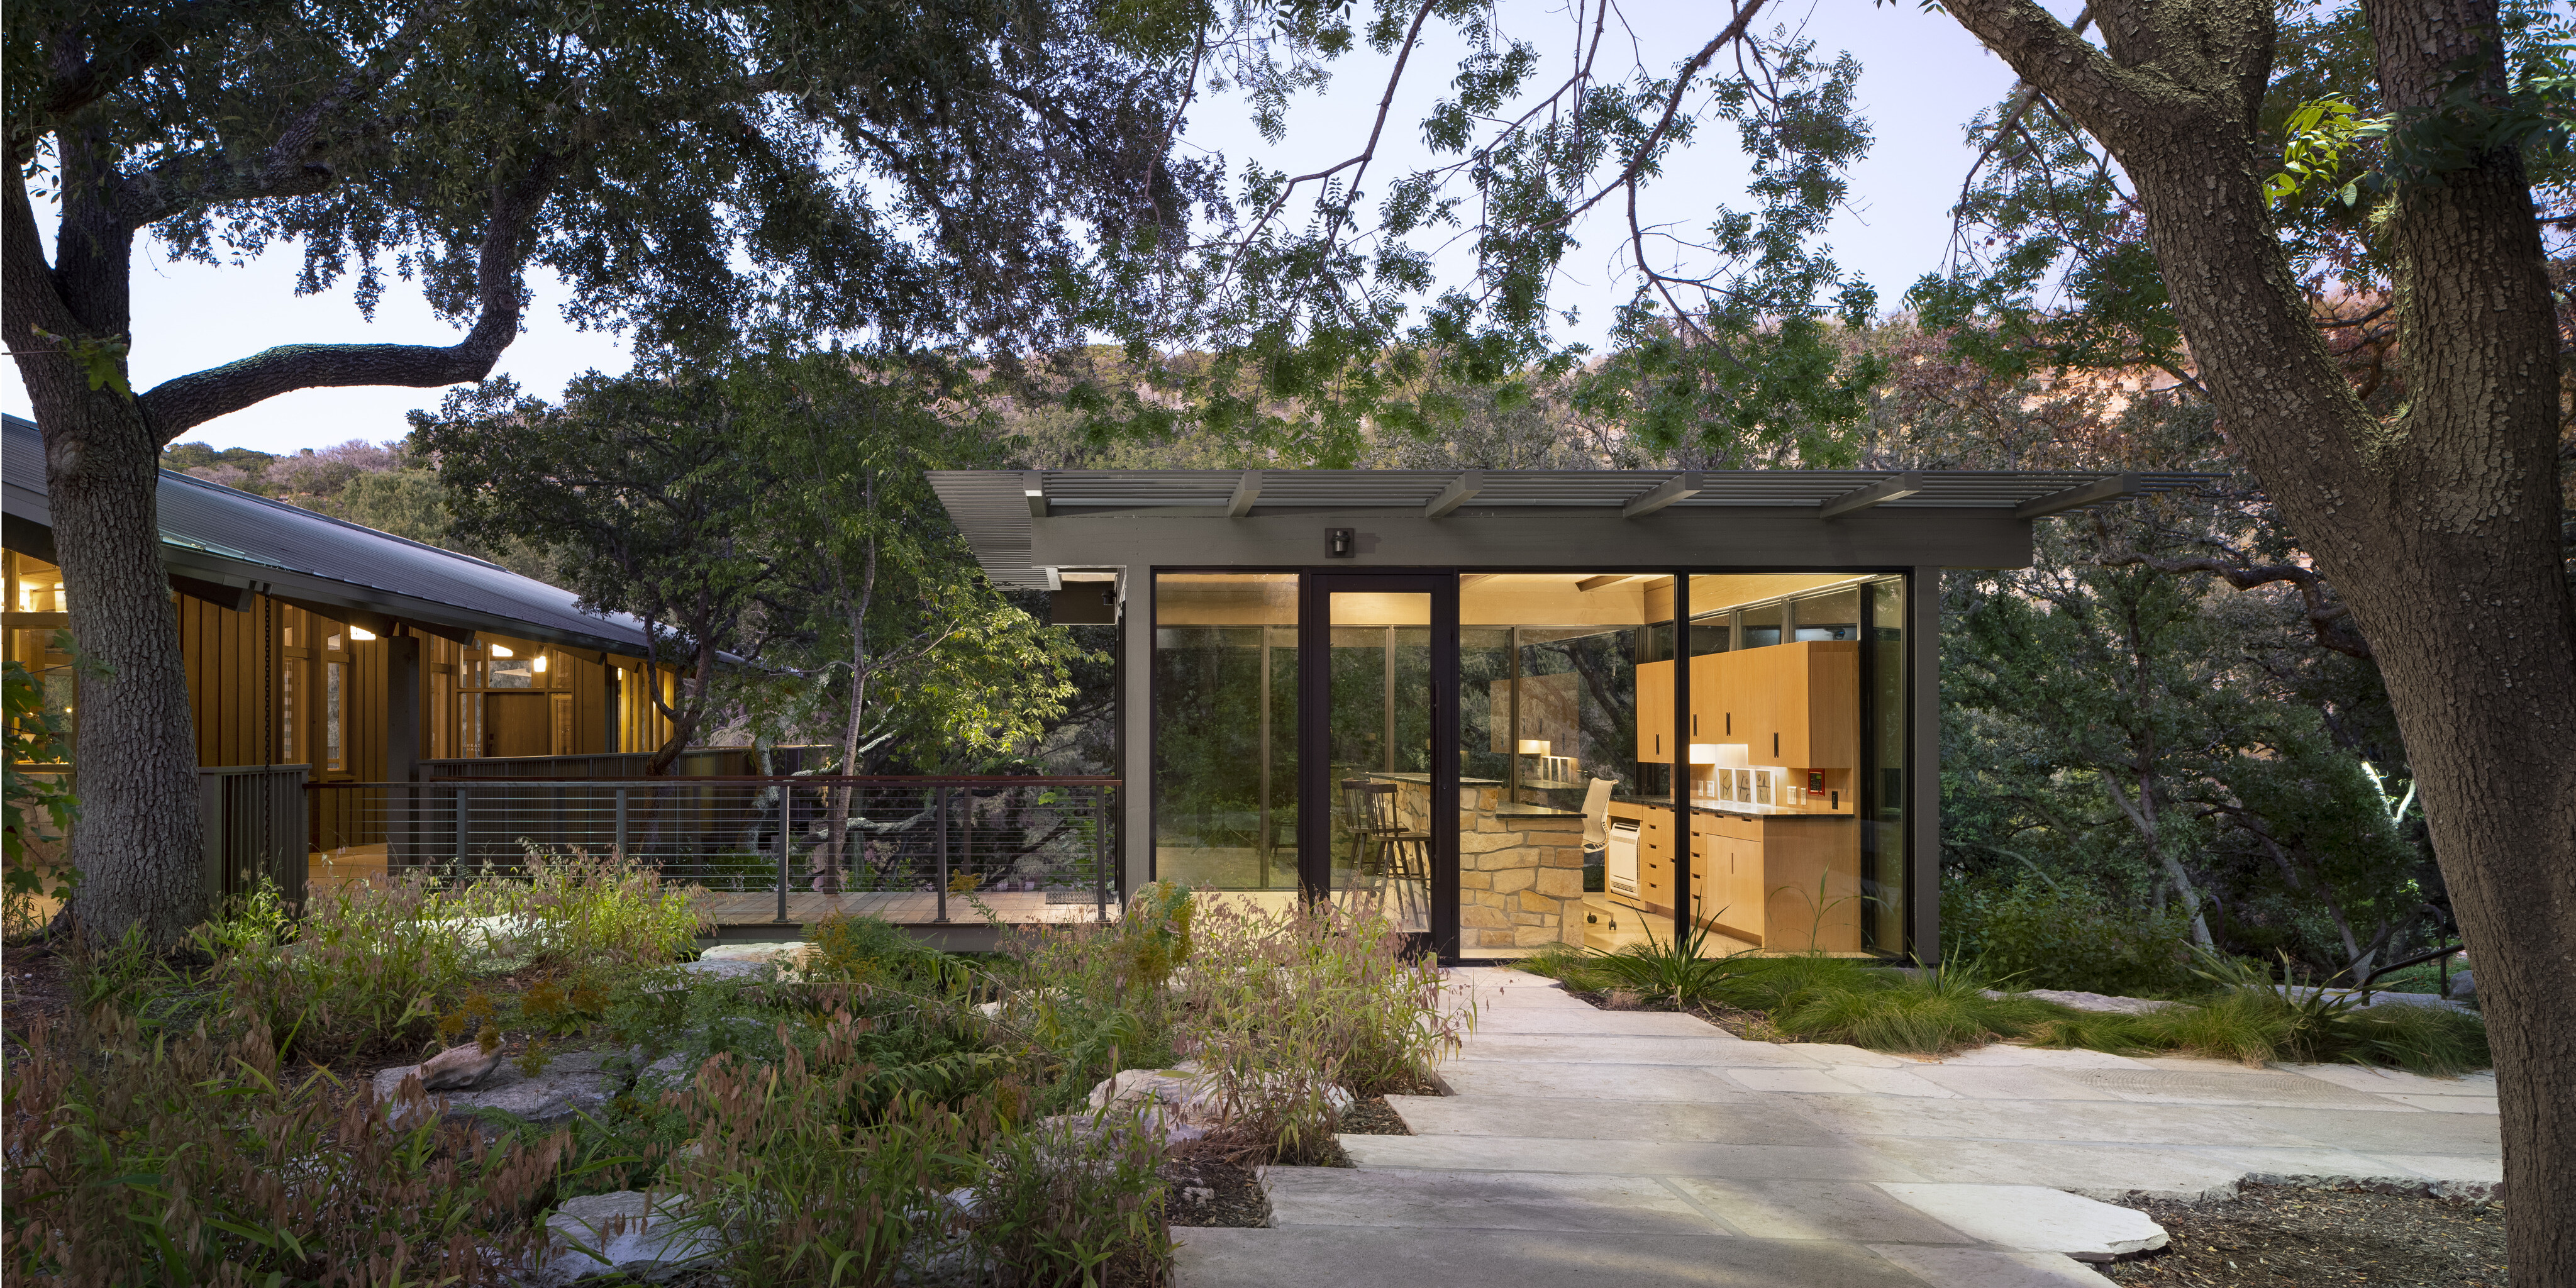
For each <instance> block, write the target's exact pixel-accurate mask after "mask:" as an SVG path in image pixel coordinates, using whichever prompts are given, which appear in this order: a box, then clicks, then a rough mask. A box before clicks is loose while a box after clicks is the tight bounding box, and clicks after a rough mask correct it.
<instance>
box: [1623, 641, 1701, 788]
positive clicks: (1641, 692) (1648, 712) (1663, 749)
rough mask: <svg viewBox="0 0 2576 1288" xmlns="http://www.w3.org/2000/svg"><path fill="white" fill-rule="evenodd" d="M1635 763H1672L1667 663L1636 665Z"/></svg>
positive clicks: (1669, 666)
mask: <svg viewBox="0 0 2576 1288" xmlns="http://www.w3.org/2000/svg"><path fill="white" fill-rule="evenodd" d="M1693 678H1694V679H1696V678H1697V677H1696V676H1694V677H1693ZM1637 759H1638V760H1640V761H1643V762H1644V763H1646V764H1650V765H1669V764H1671V763H1673V664H1672V663H1671V662H1669V661H1665V662H1640V663H1638V664H1637Z"/></svg>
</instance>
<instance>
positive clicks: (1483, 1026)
mask: <svg viewBox="0 0 2576 1288" xmlns="http://www.w3.org/2000/svg"><path fill="white" fill-rule="evenodd" d="M1575 1004H1576V1005H1577V1006H1583V1004H1582V1003H1581V1002H1577V1003H1575ZM1539 1033H1553V1034H1584V1035H1589V1036H1594V1037H1604V1038H1610V1037H1659V1038H1666V1037H1678V1038H1705V1037H1731V1036H1733V1035H1731V1034H1729V1033H1727V1032H1726V1030H1724V1029H1721V1028H1719V1027H1717V1026H1716V1025H1714V1024H1711V1023H1709V1022H1708V1021H1706V1020H1703V1019H1701V1018H1699V1017H1698V1016H1696V1015H1684V1014H1682V1013H1681V1012H1679V1011H1598V1010H1594V1009H1592V1008H1591V1007H1589V1006H1583V1009H1582V1010H1581V1011H1566V1010H1559V1009H1557V1008H1555V1007H1522V1008H1517V1009H1513V1010H1508V1011H1502V1010H1494V1011H1478V1012H1477V1013H1476V1036H1477V1037H1478V1038H1480V1039H1481V1038H1488V1037H1499V1036H1504V1035H1509V1034H1539ZM1738 1040H1739V1041H1740V1040H1741V1039H1738ZM1746 1045H1748V1046H1751V1045H1757V1044H1754V1043H1747V1044H1746ZM1758 1045H1768V1044H1767V1043H1763V1044H1758Z"/></svg>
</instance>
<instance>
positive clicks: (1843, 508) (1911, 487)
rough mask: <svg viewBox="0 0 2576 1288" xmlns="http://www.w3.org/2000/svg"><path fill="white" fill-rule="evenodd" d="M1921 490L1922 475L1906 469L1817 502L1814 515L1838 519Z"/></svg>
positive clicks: (1820, 517)
mask: <svg viewBox="0 0 2576 1288" xmlns="http://www.w3.org/2000/svg"><path fill="white" fill-rule="evenodd" d="M1922 490H1923V476H1922V475H1921V474H1919V473H1916V472H1915V471H1913V470H1907V471H1906V472H1904V473H1902V474H1899V475H1897V476H1896V477H1894V478H1892V479H1882V480H1880V481H1879V482H1876V483H1872V484H1870V485H1869V486H1868V487H1864V488H1855V489H1853V490H1851V491H1849V492H1845V493H1843V494H1842V495H1841V496H1838V497H1834V498H1832V499H1831V500H1828V501H1824V502H1821V503H1819V504H1818V505H1817V506H1816V517H1817V518H1819V519H1839V518H1841V517H1843V516H1844V515H1846V514H1850V513H1852V512H1854V511H1857V510H1866V509H1868V508H1869V507H1871V506H1873V505H1878V504H1881V503H1884V502H1888V501H1893V500H1896V499H1898V498H1900V497H1908V496H1912V495H1914V494H1915V493H1917V492H1920V491H1922Z"/></svg>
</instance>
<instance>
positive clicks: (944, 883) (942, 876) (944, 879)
mask: <svg viewBox="0 0 2576 1288" xmlns="http://www.w3.org/2000/svg"><path fill="white" fill-rule="evenodd" d="M937 790H938V802H939V803H938V811H939V828H938V838H939V839H938V845H939V868H938V871H939V879H938V884H937V887H936V888H937V891H938V894H939V920H941V921H946V920H948V789H947V788H946V787H944V786H943V787H940V788H939V789H937Z"/></svg>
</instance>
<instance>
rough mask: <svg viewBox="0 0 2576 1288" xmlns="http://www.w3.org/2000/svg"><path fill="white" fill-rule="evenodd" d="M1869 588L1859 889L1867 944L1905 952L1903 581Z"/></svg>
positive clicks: (1887, 580) (1891, 580)
mask: <svg viewBox="0 0 2576 1288" xmlns="http://www.w3.org/2000/svg"><path fill="white" fill-rule="evenodd" d="M1864 589H1865V590H1866V591H1867V593H1868V605H1867V608H1868V613H1869V625H1868V630H1869V648H1868V651H1867V657H1866V659H1865V661H1864V665H1865V666H1866V667H1867V668H1868V672H1867V674H1866V675H1865V676H1864V677H1863V680H1862V688H1863V689H1864V694H1863V697H1864V700H1865V701H1866V702H1867V703H1868V712H1867V718H1868V728H1869V752H1870V764H1869V770H1870V781H1869V782H1868V783H1867V784H1866V788H1867V792H1868V795H1867V799H1866V800H1865V801H1864V802H1863V804H1864V807H1865V808H1866V809H1867V811H1868V815H1867V821H1866V822H1865V824H1864V826H1865V828H1866V831H1865V832H1864V833H1863V835H1862V838H1861V839H1862V843H1863V845H1864V846H1865V847H1866V850H1865V852H1864V853H1863V854H1862V856H1861V857H1862V862H1863V864H1864V868H1865V870H1864V871H1863V873H1862V877H1863V880H1862V889H1863V891H1864V893H1866V894H1867V895H1868V896H1869V899H1870V904H1869V911H1870V917H1869V922H1868V929H1869V932H1870V933H1869V936H1868V944H1867V946H1868V947H1869V948H1870V949H1871V950H1873V951H1876V952H1882V953H1890V954H1901V953H1903V952H1905V951H1906V943H1905V893H1906V891H1905V876H1906V873H1905V743H1906V734H1907V730H1908V727H1909V717H1910V716H1911V715H1912V709H1911V708H1910V707H1909V706H1908V705H1907V703H1906V701H1905V581H1904V579H1903V578H1901V577H1889V578H1885V579H1883V580H1880V581H1874V582H1871V583H1870V584H1869V585H1868V586H1867V587H1865V588H1864Z"/></svg>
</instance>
